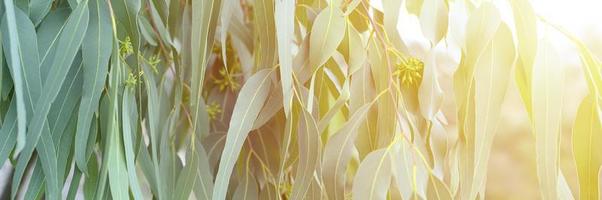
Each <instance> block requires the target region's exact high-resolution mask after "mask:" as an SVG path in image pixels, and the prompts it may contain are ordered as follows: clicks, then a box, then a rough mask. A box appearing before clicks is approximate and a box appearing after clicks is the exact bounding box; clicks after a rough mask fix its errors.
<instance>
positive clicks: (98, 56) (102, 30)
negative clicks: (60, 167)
mask: <svg viewBox="0 0 602 200" xmlns="http://www.w3.org/2000/svg"><path fill="white" fill-rule="evenodd" d="M89 8H90V22H89V26H88V29H87V31H86V35H85V37H84V40H85V41H86V42H84V43H83V44H82V59H83V65H84V83H83V87H82V88H83V94H82V100H81V105H80V107H79V111H78V120H77V132H76V134H75V161H76V163H77V166H78V167H79V169H80V170H82V171H84V172H85V171H86V169H87V167H86V164H87V163H88V162H87V160H88V158H87V157H86V155H88V153H87V152H86V149H87V145H88V143H87V142H86V141H88V134H89V131H90V124H91V123H92V116H93V115H94V112H96V109H97V108H98V103H99V100H100V94H101V92H102V90H103V87H104V83H105V79H106V76H107V73H108V66H109V65H108V62H109V57H110V55H111V45H112V43H113V42H112V39H113V37H112V33H111V24H110V21H109V20H110V18H109V10H108V7H107V4H106V3H104V2H99V1H92V2H90V4H89Z"/></svg>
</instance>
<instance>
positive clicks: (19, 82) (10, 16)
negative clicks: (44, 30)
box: [2, 0, 27, 155]
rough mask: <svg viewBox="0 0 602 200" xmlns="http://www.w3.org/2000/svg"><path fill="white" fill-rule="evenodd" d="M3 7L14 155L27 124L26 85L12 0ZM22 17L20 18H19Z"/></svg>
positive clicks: (21, 141)
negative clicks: (13, 105)
mask: <svg viewBox="0 0 602 200" xmlns="http://www.w3.org/2000/svg"><path fill="white" fill-rule="evenodd" d="M4 8H5V17H4V20H2V21H3V23H2V24H6V27H7V30H8V31H3V32H6V33H8V34H6V36H7V37H8V40H7V41H3V42H2V43H3V44H6V45H10V48H6V47H4V49H7V50H6V51H8V53H7V55H9V56H7V57H6V58H7V59H8V58H10V61H9V63H10V64H9V68H10V70H11V73H10V74H11V75H12V78H13V83H14V87H15V95H16V97H17V98H16V102H17V104H16V106H17V131H18V132H17V146H16V149H15V155H17V154H19V152H21V150H22V149H23V147H24V146H25V133H26V131H27V130H26V128H27V127H26V126H27V110H26V109H25V105H26V104H25V103H26V102H25V101H26V98H27V97H25V94H24V93H25V89H27V85H25V83H24V80H23V79H24V75H23V74H22V73H24V72H22V69H21V62H22V60H21V57H22V54H21V53H20V52H19V50H20V40H19V34H18V30H17V19H18V18H17V14H15V13H18V12H17V11H16V9H15V6H14V4H13V1H11V0H4ZM21 19H22V18H21Z"/></svg>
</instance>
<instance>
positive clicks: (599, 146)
mask: <svg viewBox="0 0 602 200" xmlns="http://www.w3.org/2000/svg"><path fill="white" fill-rule="evenodd" d="M596 104H597V101H596V100H595V97H594V96H592V95H591V94H590V95H588V96H587V97H586V98H585V99H583V101H582V102H581V105H580V106H579V110H578V111H577V117H576V119H575V125H574V126H573V154H574V155H575V161H576V164H577V174H578V175H579V197H580V198H581V199H598V198H599V193H598V171H599V169H600V165H602V154H600V152H602V135H601V133H602V125H601V124H600V121H599V120H600V114H599V113H598V111H597V108H596V107H597V105H596Z"/></svg>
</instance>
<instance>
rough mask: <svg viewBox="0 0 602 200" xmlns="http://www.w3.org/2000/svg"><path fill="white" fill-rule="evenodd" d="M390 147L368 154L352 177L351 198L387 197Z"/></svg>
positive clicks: (389, 178)
mask: <svg viewBox="0 0 602 200" xmlns="http://www.w3.org/2000/svg"><path fill="white" fill-rule="evenodd" d="M389 150H390V149H389V148H385V149H379V150H376V151H373V152H372V153H370V154H368V156H366V158H364V160H362V163H361V164H360V166H359V169H358V170H357V173H356V175H355V178H354V179H353V199H387V192H388V190H389V184H391V176H392V173H393V171H392V166H391V157H390V151H389Z"/></svg>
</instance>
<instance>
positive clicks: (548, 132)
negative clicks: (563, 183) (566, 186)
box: [531, 37, 564, 198]
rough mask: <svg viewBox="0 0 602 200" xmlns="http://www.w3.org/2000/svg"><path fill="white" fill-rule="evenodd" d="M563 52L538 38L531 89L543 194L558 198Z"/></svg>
mask: <svg viewBox="0 0 602 200" xmlns="http://www.w3.org/2000/svg"><path fill="white" fill-rule="evenodd" d="M560 58H561V57H560V54H559V53H558V51H557V50H556V49H555V47H554V46H552V43H551V41H550V40H549V38H547V37H544V39H543V40H541V41H539V42H538V47H537V55H536V57H535V61H534V64H533V71H534V72H537V73H533V79H532V81H531V92H532V99H531V101H532V102H531V103H532V105H533V115H532V117H533V131H534V132H535V153H536V160H537V176H538V178H539V184H540V188H541V193H542V195H543V198H556V197H557V185H558V173H559V170H560V169H559V166H558V156H559V153H560V132H561V129H560V126H561V120H562V109H560V108H562V105H563V95H564V94H563V87H564V84H563V83H564V72H563V70H564V69H563V66H562V61H561V60H560Z"/></svg>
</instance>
